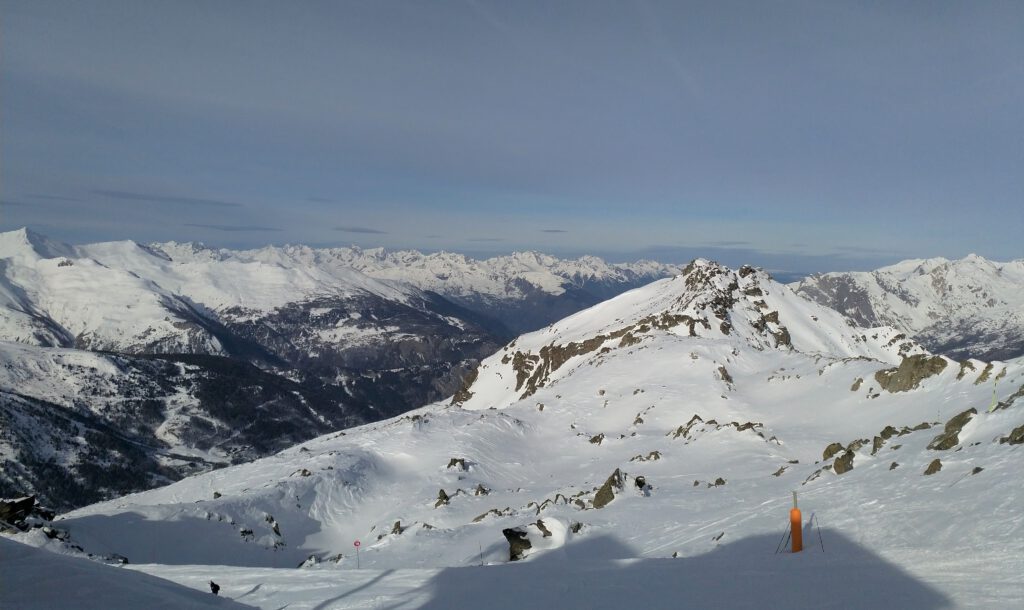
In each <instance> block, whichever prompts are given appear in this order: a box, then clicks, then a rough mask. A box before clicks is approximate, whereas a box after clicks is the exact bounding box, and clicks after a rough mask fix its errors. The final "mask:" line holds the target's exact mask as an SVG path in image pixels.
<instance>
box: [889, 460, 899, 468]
mask: <svg viewBox="0 0 1024 610" xmlns="http://www.w3.org/2000/svg"><path fill="white" fill-rule="evenodd" d="M898 467H899V464H897V463H896V462H893V463H892V464H889V470H896V468H898Z"/></svg>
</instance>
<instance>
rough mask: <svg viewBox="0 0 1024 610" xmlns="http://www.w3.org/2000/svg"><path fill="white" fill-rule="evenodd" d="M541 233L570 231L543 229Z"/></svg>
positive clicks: (564, 231)
mask: <svg viewBox="0 0 1024 610" xmlns="http://www.w3.org/2000/svg"><path fill="white" fill-rule="evenodd" d="M540 232H541V233H568V231H566V230H565V229H541V230H540Z"/></svg>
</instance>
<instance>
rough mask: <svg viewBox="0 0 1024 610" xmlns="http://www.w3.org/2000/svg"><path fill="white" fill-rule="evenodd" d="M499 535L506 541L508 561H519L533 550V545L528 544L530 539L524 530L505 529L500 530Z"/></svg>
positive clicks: (519, 528) (515, 528) (517, 528)
mask: <svg viewBox="0 0 1024 610" xmlns="http://www.w3.org/2000/svg"><path fill="white" fill-rule="evenodd" d="M501 533H502V535H504V536H505V540H507V541H508V559H509V561H519V560H520V559H522V558H524V557H526V552H527V551H529V550H530V549H531V548H533V544H531V543H530V538H529V537H528V535H527V531H526V529H524V528H521V527H507V528H505V529H503V530H501Z"/></svg>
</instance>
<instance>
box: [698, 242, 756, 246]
mask: <svg viewBox="0 0 1024 610" xmlns="http://www.w3.org/2000/svg"><path fill="white" fill-rule="evenodd" d="M704 243H706V244H707V245H709V246H718V247H728V246H749V245H751V244H750V242H749V241H708V242H704Z"/></svg>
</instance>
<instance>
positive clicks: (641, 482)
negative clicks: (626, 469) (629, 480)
mask: <svg viewBox="0 0 1024 610" xmlns="http://www.w3.org/2000/svg"><path fill="white" fill-rule="evenodd" d="M633 484H634V485H636V488H637V489H639V490H641V491H642V490H643V489H644V488H645V487H647V478H646V477H643V476H639V477H636V478H635V479H633Z"/></svg>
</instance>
